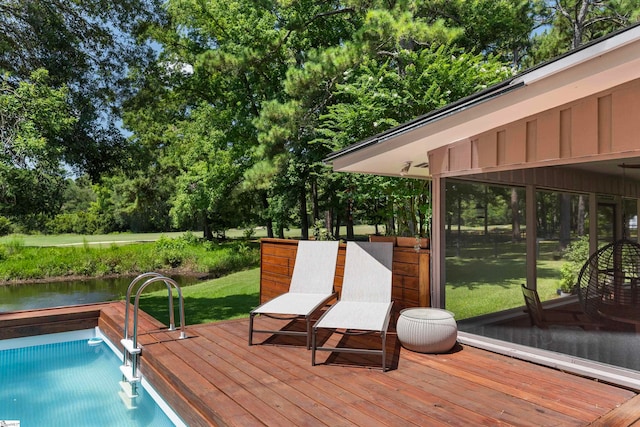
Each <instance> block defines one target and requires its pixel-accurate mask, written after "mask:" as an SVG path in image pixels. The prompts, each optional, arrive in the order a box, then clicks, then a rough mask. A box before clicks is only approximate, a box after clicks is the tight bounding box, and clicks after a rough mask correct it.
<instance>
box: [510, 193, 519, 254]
mask: <svg viewBox="0 0 640 427" xmlns="http://www.w3.org/2000/svg"><path fill="white" fill-rule="evenodd" d="M518 205H519V203H518V191H517V190H516V189H515V188H512V189H511V241H512V242H514V243H515V242H519V241H520V209H519V206H518Z"/></svg>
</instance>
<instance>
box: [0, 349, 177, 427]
mask: <svg viewBox="0 0 640 427" xmlns="http://www.w3.org/2000/svg"><path fill="white" fill-rule="evenodd" d="M92 344H94V343H92ZM121 363H122V360H121V359H120V358H119V357H118V356H116V354H115V353H114V352H113V351H112V350H111V348H109V346H108V345H107V343H106V342H102V343H99V344H98V345H95V344H94V345H89V343H88V341H87V339H82V340H75V341H68V342H60V343H50V344H44V345H35V346H29V347H21V348H13V349H7V350H2V351H0V420H19V421H20V427H40V426H65V427H67V426H89V427H90V426H101V427H102V426H118V427H119V426H154V427H156V426H158V427H163V426H174V425H175V424H174V423H173V422H172V421H171V420H170V419H169V417H167V415H165V413H164V412H163V411H162V409H160V407H159V406H158V404H156V402H155V401H154V400H153V398H152V397H151V394H150V393H151V392H149V391H147V390H145V389H144V388H143V387H139V395H140V396H139V397H138V398H137V408H136V409H127V408H126V406H125V404H124V403H123V401H122V400H121V399H120V397H119V395H118V391H119V390H120V386H119V384H118V383H119V381H120V379H121V374H120V369H119V366H120V365H121Z"/></svg>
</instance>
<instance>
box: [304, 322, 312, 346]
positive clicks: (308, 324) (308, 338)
mask: <svg viewBox="0 0 640 427" xmlns="http://www.w3.org/2000/svg"><path fill="white" fill-rule="evenodd" d="M305 319H306V320H307V350H309V349H310V348H311V335H310V334H311V316H310V315H307V316H305Z"/></svg>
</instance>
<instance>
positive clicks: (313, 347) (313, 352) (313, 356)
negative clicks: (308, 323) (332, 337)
mask: <svg viewBox="0 0 640 427" xmlns="http://www.w3.org/2000/svg"><path fill="white" fill-rule="evenodd" d="M316 332H317V331H316V329H315V328H313V334H312V336H311V366H316Z"/></svg>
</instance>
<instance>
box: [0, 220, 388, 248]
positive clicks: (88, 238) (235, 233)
mask: <svg viewBox="0 0 640 427" xmlns="http://www.w3.org/2000/svg"><path fill="white" fill-rule="evenodd" d="M354 230H355V231H354V232H355V234H356V235H358V236H367V235H369V234H373V233H374V232H375V228H374V227H373V226H369V225H357V226H355V227H354ZM380 230H381V232H384V227H381V228H380ZM184 233H185V232H184V231H177V232H170V233H112V234H55V235H45V234H10V235H8V236H2V237H0V244H5V245H7V244H9V245H11V244H14V243H18V244H20V245H22V246H63V245H84V244H90V245H99V244H101V243H102V244H108V245H111V244H113V243H114V242H115V243H135V242H153V241H156V240H158V239H159V238H160V237H162V236H165V237H169V238H175V237H180V236H182V235H183V234H184ZM340 233H341V236H342V238H344V237H345V236H346V234H347V231H346V228H345V227H342V228H341V231H340ZM193 234H195V235H196V236H201V235H202V232H201V231H193ZM309 234H310V235H311V234H312V231H310V232H309ZM226 236H227V237H228V238H230V239H236V238H241V237H244V236H245V230H242V229H231V230H228V231H227V233H226ZM266 236H267V231H266V229H264V228H263V227H259V228H256V229H255V233H254V235H253V238H256V239H259V238H261V237H266ZM285 237H291V238H296V237H300V229H299V228H292V229H289V230H285Z"/></svg>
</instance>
